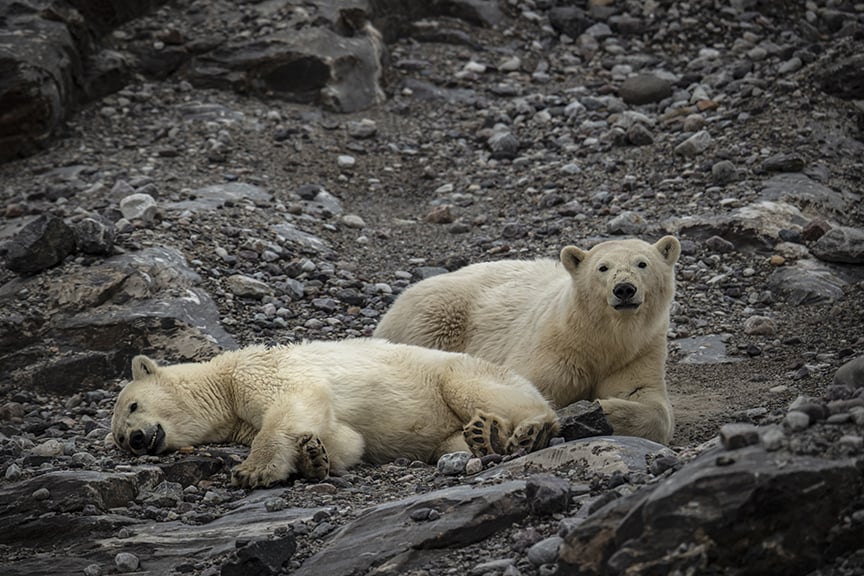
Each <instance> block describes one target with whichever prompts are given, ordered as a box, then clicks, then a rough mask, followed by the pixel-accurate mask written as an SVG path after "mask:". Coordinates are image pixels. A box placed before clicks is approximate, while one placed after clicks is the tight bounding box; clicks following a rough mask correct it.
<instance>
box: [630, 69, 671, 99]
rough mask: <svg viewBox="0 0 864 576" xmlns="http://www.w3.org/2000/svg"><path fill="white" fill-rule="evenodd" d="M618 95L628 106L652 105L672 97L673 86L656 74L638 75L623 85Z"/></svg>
mask: <svg viewBox="0 0 864 576" xmlns="http://www.w3.org/2000/svg"><path fill="white" fill-rule="evenodd" d="M618 95H619V96H620V97H621V99H622V100H624V102H626V103H627V104H635V105H637V106H638V105H641V104H651V103H653V102H659V101H661V100H663V99H664V98H668V97H669V96H671V95H672V84H671V83H670V82H669V81H668V80H665V79H663V78H660V77H659V76H656V75H654V74H637V75H636V76H631V77H630V78H627V79H626V80H624V82H622V83H621V86H620V87H619V88H618Z"/></svg>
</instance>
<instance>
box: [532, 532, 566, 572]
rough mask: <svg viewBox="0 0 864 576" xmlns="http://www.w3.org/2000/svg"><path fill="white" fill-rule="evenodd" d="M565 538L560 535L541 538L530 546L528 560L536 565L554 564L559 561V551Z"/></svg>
mask: <svg viewBox="0 0 864 576" xmlns="http://www.w3.org/2000/svg"><path fill="white" fill-rule="evenodd" d="M563 542H564V539H563V538H561V537H560V536H551V537H549V538H545V539H543V540H540V541H539V542H537V543H536V544H534V545H533V546H531V547H530V548H528V553H527V557H528V561H529V562H531V563H532V564H533V565H534V566H541V565H543V564H552V563H554V562H557V561H558V551H559V549H560V548H561V544H562V543H563Z"/></svg>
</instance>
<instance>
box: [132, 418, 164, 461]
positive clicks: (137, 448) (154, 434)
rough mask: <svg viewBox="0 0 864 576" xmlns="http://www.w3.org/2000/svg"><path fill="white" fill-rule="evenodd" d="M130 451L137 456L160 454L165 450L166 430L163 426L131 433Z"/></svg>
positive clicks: (156, 425) (158, 425)
mask: <svg viewBox="0 0 864 576" xmlns="http://www.w3.org/2000/svg"><path fill="white" fill-rule="evenodd" d="M129 450H131V451H132V452H133V453H135V454H145V453H146V454H150V455H155V454H160V453H162V452H163V451H164V450H165V429H164V428H162V425H161V424H155V425H153V426H148V427H147V428H146V429H138V430H133V431H132V432H130V433H129Z"/></svg>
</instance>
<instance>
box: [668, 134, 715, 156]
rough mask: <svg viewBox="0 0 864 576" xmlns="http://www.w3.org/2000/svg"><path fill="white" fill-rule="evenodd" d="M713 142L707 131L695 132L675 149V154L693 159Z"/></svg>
mask: <svg viewBox="0 0 864 576" xmlns="http://www.w3.org/2000/svg"><path fill="white" fill-rule="evenodd" d="M713 141H714V139H713V138H711V134H709V133H708V131H707V130H700V131H699V132H696V133H695V134H693V135H692V136H690V137H689V138H687V139H686V140H684V141H683V142H681V143H680V144H678V145H677V146H676V147H675V153H676V154H680V155H682V156H687V157H693V156H698V155H699V154H701V153H703V152H704V151H705V150H707V149H708V147H709V146H711V143H712V142H713Z"/></svg>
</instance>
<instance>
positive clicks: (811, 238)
mask: <svg viewBox="0 0 864 576" xmlns="http://www.w3.org/2000/svg"><path fill="white" fill-rule="evenodd" d="M831 228H832V226H831V224H829V223H828V222H826V221H825V220H823V219H822V218H814V219H813V220H810V221H809V222H807V224H805V225H804V227H803V228H802V229H801V238H802V239H804V240H806V241H807V242H815V241H816V240H819V238H821V237H822V236H824V235H825V233H826V232H828V231H829V230H831Z"/></svg>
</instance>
